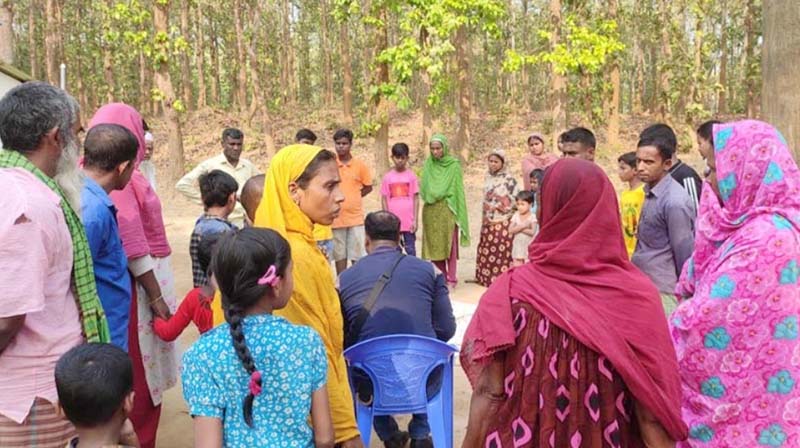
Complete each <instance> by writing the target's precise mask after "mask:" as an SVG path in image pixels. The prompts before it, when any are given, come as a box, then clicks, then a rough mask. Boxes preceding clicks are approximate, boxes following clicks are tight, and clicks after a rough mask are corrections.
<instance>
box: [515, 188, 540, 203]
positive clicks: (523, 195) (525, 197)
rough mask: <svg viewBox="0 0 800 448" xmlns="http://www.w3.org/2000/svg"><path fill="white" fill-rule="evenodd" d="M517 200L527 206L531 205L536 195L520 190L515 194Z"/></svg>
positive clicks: (529, 191)
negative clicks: (525, 203)
mask: <svg viewBox="0 0 800 448" xmlns="http://www.w3.org/2000/svg"><path fill="white" fill-rule="evenodd" d="M517 200H518V201H525V202H527V203H528V204H533V202H534V201H535V200H536V193H534V192H532V191H531V190H520V192H519V193H517Z"/></svg>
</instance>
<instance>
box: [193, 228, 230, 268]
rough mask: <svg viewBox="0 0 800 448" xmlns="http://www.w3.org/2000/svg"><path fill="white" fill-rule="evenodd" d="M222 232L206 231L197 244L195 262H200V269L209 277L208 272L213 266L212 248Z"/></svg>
mask: <svg viewBox="0 0 800 448" xmlns="http://www.w3.org/2000/svg"><path fill="white" fill-rule="evenodd" d="M224 234H225V232H217V233H207V234H205V235H203V236H202V237H201V238H200V244H198V245H197V262H198V263H199V264H200V269H202V270H203V272H205V274H206V276H208V277H210V275H209V274H210V273H211V270H212V268H213V265H212V261H211V260H212V259H213V255H214V248H215V247H216V246H217V243H218V242H219V240H220V239H221V238H222V235H224Z"/></svg>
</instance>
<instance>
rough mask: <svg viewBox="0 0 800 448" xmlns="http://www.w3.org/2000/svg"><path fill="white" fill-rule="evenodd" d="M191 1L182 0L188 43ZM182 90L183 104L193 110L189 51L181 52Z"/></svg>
mask: <svg viewBox="0 0 800 448" xmlns="http://www.w3.org/2000/svg"><path fill="white" fill-rule="evenodd" d="M189 1H190V0H181V36H182V37H183V38H184V39H186V41H187V42H188V41H189V40H190V39H191V37H190V36H189ZM180 59H181V90H182V91H183V95H181V96H183V104H184V106H185V107H186V108H187V109H193V108H194V106H193V103H194V101H192V70H191V69H190V68H189V53H188V50H182V51H181V58H180Z"/></svg>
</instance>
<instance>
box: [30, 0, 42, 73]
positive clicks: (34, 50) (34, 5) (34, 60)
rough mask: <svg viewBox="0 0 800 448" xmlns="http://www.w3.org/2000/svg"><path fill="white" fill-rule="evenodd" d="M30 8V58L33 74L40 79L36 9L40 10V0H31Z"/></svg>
mask: <svg viewBox="0 0 800 448" xmlns="http://www.w3.org/2000/svg"><path fill="white" fill-rule="evenodd" d="M30 1H31V3H30V6H29V8H28V60H29V61H30V66H31V76H32V77H33V79H39V77H40V73H39V47H38V46H37V45H36V36H37V35H38V31H37V30H36V11H38V10H39V4H38V0H30Z"/></svg>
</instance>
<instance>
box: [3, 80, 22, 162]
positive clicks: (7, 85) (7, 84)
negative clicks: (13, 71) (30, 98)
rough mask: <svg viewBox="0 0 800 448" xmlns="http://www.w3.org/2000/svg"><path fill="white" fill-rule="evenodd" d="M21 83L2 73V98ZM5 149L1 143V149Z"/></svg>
mask: <svg viewBox="0 0 800 448" xmlns="http://www.w3.org/2000/svg"><path fill="white" fill-rule="evenodd" d="M19 84H20V82H19V81H17V79H16V78H12V77H10V76H8V75H6V74H5V73H2V72H0V98H2V97H3V95H5V94H6V92H8V91H9V90H11V89H13V88H14V86H17V85H19ZM2 147H3V142H2V141H0V148H2Z"/></svg>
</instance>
